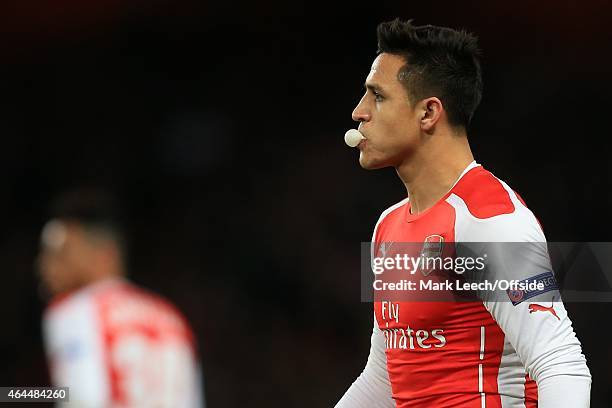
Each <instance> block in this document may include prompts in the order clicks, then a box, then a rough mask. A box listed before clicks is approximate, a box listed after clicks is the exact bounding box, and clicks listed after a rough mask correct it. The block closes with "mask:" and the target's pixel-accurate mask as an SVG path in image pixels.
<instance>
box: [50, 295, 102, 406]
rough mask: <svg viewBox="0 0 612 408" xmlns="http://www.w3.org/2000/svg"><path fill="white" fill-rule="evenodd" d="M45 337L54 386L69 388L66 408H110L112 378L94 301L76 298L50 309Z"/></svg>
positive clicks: (83, 297)
mask: <svg viewBox="0 0 612 408" xmlns="http://www.w3.org/2000/svg"><path fill="white" fill-rule="evenodd" d="M43 333H44V340H45V348H46V352H47V356H48V359H49V366H50V371H51V380H52V382H53V384H54V385H55V386H61V387H69V400H70V402H69V403H66V405H65V406H80V407H105V406H108V405H109V396H110V384H109V377H108V372H107V369H106V363H105V358H104V351H103V349H104V346H103V344H102V335H101V332H100V323H99V319H98V314H97V312H96V308H95V304H94V303H93V301H92V299H91V298H88V297H86V296H79V295H77V296H75V297H74V298H72V299H68V300H66V301H64V303H62V304H60V305H57V306H56V307H52V308H50V310H48V311H47V312H46V313H45V316H44V319H43ZM58 406H64V405H62V404H59V405H58Z"/></svg>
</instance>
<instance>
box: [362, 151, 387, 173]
mask: <svg viewBox="0 0 612 408" xmlns="http://www.w3.org/2000/svg"><path fill="white" fill-rule="evenodd" d="M359 165H360V166H361V168H362V169H364V170H377V169H382V168H383V167H387V166H388V165H387V164H385V163H383V162H381V161H379V160H372V159H369V158H368V157H366V156H364V154H363V153H362V154H361V155H359Z"/></svg>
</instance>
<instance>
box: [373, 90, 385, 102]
mask: <svg viewBox="0 0 612 408" xmlns="http://www.w3.org/2000/svg"><path fill="white" fill-rule="evenodd" d="M383 99H384V98H383V96H382V95H381V94H379V93H378V92H374V100H375V101H376V102H382V100H383Z"/></svg>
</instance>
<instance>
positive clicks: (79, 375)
mask: <svg viewBox="0 0 612 408" xmlns="http://www.w3.org/2000/svg"><path fill="white" fill-rule="evenodd" d="M43 334H44V340H45V346H46V351H47V356H48V359H49V364H50V369H51V378H52V381H53V383H54V385H56V386H67V387H69V388H70V390H69V399H70V402H69V403H67V406H78V407H87V408H89V407H134V408H136V407H138V408H140V407H172V408H175V407H176V408H179V407H185V408H191V407H194V408H197V407H202V406H203V396H202V391H201V389H202V388H201V379H200V370H199V366H198V361H197V358H196V353H195V348H194V338H193V335H192V333H191V330H190V328H189V326H188V324H187V322H186V321H185V319H184V318H183V317H182V316H181V314H180V313H179V312H178V310H177V309H176V308H175V307H173V306H172V305H171V304H170V303H168V302H167V301H165V300H163V299H162V298H161V297H159V296H157V295H155V294H153V293H150V292H147V291H145V290H143V289H140V288H138V287H136V286H135V285H133V284H130V283H129V282H127V281H125V280H122V279H114V280H108V281H103V282H99V283H96V284H93V285H90V286H87V287H85V288H82V289H80V290H77V291H75V292H73V293H70V294H68V295H64V296H62V297H60V298H59V299H56V300H54V301H53V302H52V303H51V304H50V305H49V307H48V308H47V310H46V311H45V314H44V318H43Z"/></svg>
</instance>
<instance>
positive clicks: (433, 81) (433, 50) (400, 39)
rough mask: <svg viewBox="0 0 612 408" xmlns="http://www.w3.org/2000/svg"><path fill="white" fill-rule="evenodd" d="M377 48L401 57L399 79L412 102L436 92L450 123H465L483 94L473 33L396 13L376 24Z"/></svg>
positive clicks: (468, 121)
mask: <svg viewBox="0 0 612 408" xmlns="http://www.w3.org/2000/svg"><path fill="white" fill-rule="evenodd" d="M377 35H378V53H379V54H380V53H389V54H393V55H398V56H401V57H403V58H404V60H405V61H406V64H405V65H404V67H402V68H401V69H400V72H399V75H398V79H399V80H400V82H402V83H403V84H404V86H405V88H406V90H407V92H408V96H409V98H410V101H411V102H412V103H416V102H417V101H420V100H422V99H425V98H428V97H430V96H436V97H438V98H439V99H440V100H441V101H442V104H443V105H444V109H445V110H446V112H447V115H448V121H449V123H450V124H451V125H453V126H463V127H466V128H467V126H468V125H469V123H470V121H471V120H472V117H473V116H474V112H475V111H476V108H477V107H478V104H479V103H480V100H481V99H482V88H483V83H482V71H481V68H480V61H479V57H480V55H481V52H480V50H479V48H478V39H477V38H476V36H475V35H473V34H471V33H468V32H466V31H464V30H460V31H457V30H454V29H452V28H447V27H437V26H433V25H425V26H415V25H413V24H412V20H408V21H401V20H400V19H395V20H392V21H387V22H384V23H380V24H379V25H378V28H377Z"/></svg>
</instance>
